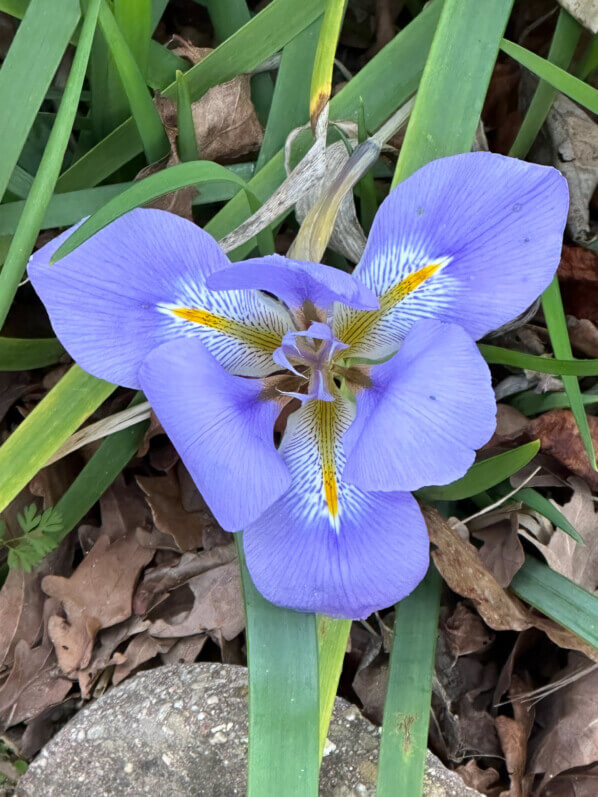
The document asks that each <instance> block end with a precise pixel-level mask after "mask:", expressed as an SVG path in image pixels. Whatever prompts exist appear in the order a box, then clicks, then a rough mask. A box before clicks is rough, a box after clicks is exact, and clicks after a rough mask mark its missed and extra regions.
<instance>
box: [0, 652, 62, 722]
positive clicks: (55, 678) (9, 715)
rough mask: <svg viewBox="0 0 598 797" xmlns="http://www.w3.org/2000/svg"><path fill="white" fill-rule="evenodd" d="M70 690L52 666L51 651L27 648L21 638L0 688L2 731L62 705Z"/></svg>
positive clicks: (54, 663)
mask: <svg viewBox="0 0 598 797" xmlns="http://www.w3.org/2000/svg"><path fill="white" fill-rule="evenodd" d="M71 687H72V683H71V682H70V681H69V680H67V679H66V678H63V677H62V676H61V673H60V671H59V669H58V667H57V666H56V659H55V657H54V652H53V650H52V648H51V647H50V646H49V645H48V646H46V645H38V646H37V647H35V648H31V647H30V645H29V644H28V643H27V642H26V641H25V640H24V639H21V640H20V641H19V642H18V644H17V646H16V648H15V656H14V664H13V667H12V670H11V671H10V674H9V676H8V678H7V679H6V681H5V682H4V684H3V685H2V688H0V724H1V726H2V728H3V729H6V728H8V727H10V726H11V725H16V724H18V723H19V722H24V721H25V720H28V719H31V718H32V717H36V716H37V715H38V714H41V712H42V711H44V710H45V709H47V708H48V707H49V706H54V705H56V704H57V703H60V702H62V700H64V698H65V697H66V695H67V694H68V692H69V691H70V689H71Z"/></svg>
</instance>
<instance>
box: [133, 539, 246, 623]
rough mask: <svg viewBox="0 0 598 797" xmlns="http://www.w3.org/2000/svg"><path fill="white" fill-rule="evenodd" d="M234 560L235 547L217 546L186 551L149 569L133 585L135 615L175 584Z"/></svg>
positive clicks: (143, 610) (146, 610)
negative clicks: (174, 558) (190, 551)
mask: <svg viewBox="0 0 598 797" xmlns="http://www.w3.org/2000/svg"><path fill="white" fill-rule="evenodd" d="M235 559H236V553H235V546H234V544H233V543H230V544H229V545H218V546H216V548H212V549H211V550H209V551H198V552H197V553H186V554H183V556H181V557H180V559H178V560H177V561H175V562H174V563H167V564H162V565H158V566H157V567H153V568H150V569H148V570H147V571H146V573H145V574H144V576H143V580H142V581H141V583H140V584H139V586H138V587H137V590H136V592H135V598H134V600H133V608H134V611H135V613H136V614H139V615H143V614H146V613H147V612H148V611H149V610H150V608H151V607H152V606H155V605H156V603H158V602H159V601H161V600H162V599H163V597H164V596H165V595H166V594H167V593H168V592H170V591H171V590H173V589H176V587H180V586H181V585H182V584H185V583H187V582H188V581H189V580H190V579H192V578H194V577H195V576H199V575H200V574H201V573H205V572H206V571H207V570H211V569H213V568H214V567H218V566H220V565H224V564H228V562H233V561H234V560H235Z"/></svg>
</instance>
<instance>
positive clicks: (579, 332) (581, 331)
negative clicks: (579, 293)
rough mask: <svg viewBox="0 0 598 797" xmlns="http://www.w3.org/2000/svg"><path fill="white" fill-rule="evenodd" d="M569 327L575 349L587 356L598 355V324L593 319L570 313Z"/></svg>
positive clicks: (568, 317)
mask: <svg viewBox="0 0 598 797" xmlns="http://www.w3.org/2000/svg"><path fill="white" fill-rule="evenodd" d="M567 329H568V330H569V340H570V341H571V345H572V346H573V348H574V349H576V350H577V351H579V352H581V353H582V354H585V356H586V357H593V358H596V357H598V326H596V324H595V323H594V322H593V321H590V320H589V319H588V318H582V319H579V318H575V317H574V316H572V315H568V316H567Z"/></svg>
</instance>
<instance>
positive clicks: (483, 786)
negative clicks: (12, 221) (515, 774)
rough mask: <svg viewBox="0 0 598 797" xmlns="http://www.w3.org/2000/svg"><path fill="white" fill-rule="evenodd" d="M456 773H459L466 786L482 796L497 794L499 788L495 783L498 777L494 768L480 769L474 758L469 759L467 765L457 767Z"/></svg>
mask: <svg viewBox="0 0 598 797" xmlns="http://www.w3.org/2000/svg"><path fill="white" fill-rule="evenodd" d="M456 771H457V772H458V773H459V775H460V776H461V778H462V779H463V781H464V783H465V785H466V786H469V787H470V788H472V789H477V791H479V792H482V794H491V795H495V794H497V793H498V789H499V788H500V787H497V786H496V783H497V781H498V780H499V778H500V775H499V774H498V770H496V769H494V767H488V769H481V767H479V766H478V763H477V761H476V760H475V758H470V759H469V761H468V762H467V764H463V765H462V766H460V767H457V770H456Z"/></svg>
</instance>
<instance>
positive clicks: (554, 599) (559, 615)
mask: <svg viewBox="0 0 598 797" xmlns="http://www.w3.org/2000/svg"><path fill="white" fill-rule="evenodd" d="M510 589H512V590H513V592H514V593H515V594H516V595H518V596H519V597H520V598H521V599H522V600H524V601H526V602H527V603H531V605H532V606H534V607H535V608H536V609H539V611H541V612H543V614H546V615H548V617H551V618H552V619H553V620H555V621H556V622H557V623H560V624H561V625H564V626H565V627H566V628H569V629H570V630H571V631H573V633H575V634H577V636H579V637H581V638H582V639H585V641H586V642H589V643H590V645H593V646H594V647H595V648H598V598H597V597H596V596H595V595H592V593H591V592H588V591H587V590H585V589H582V588H581V587H580V586H578V585H577V584H574V583H573V581H570V580H569V579H568V578H565V576H562V575H561V574H560V573H557V572H556V571H555V570H552V569H551V568H550V567H548V565H545V564H543V563H542V562H540V561H538V559H536V558H535V557H533V556H527V557H526V558H525V562H524V564H523V567H522V568H520V569H519V570H518V571H517V573H515V576H514V578H513V580H512V581H511V584H510Z"/></svg>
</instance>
